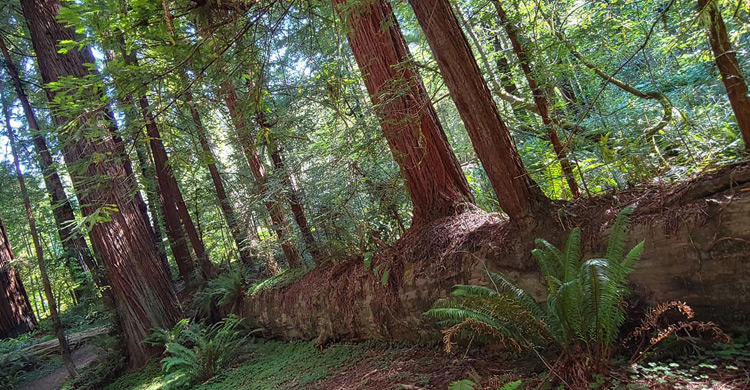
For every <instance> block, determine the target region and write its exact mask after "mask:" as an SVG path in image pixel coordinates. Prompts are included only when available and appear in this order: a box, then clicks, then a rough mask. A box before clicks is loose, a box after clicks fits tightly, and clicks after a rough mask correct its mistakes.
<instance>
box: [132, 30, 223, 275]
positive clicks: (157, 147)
mask: <svg viewBox="0 0 750 390" xmlns="http://www.w3.org/2000/svg"><path fill="white" fill-rule="evenodd" d="M122 46H123V47H122V55H123V59H124V60H125V65H127V66H138V58H137V57H136V54H135V53H134V52H131V53H128V52H127V51H126V50H125V47H124V42H122ZM138 105H139V107H140V109H141V113H142V115H143V119H144V121H145V123H146V134H147V135H148V139H149V145H150V146H151V153H152V155H153V157H154V166H155V168H156V179H157V181H158V183H159V189H160V191H159V192H160V194H161V195H162V199H163V201H164V209H165V216H166V211H168V212H169V213H171V212H176V216H177V218H178V220H177V221H174V222H180V224H181V226H179V228H180V229H181V228H182V227H184V229H185V232H186V233H187V236H188V239H189V240H190V244H191V246H192V248H193V251H194V252H195V256H196V258H197V259H198V263H199V264H200V269H201V275H202V276H203V279H204V280H208V279H210V278H211V277H212V276H213V265H212V264H211V260H210V259H209V258H208V254H207V253H206V249H205V247H204V246H203V241H202V240H201V238H200V235H199V234H198V231H197V230H196V229H195V224H194V223H193V219H192V217H191V216H190V212H189V211H188V209H187V205H186V203H185V199H184V198H183V197H182V192H181V191H180V187H179V185H178V183H177V179H175V177H174V173H173V171H172V167H171V166H170V165H169V156H168V155H167V150H166V149H165V148H164V142H163V141H162V138H161V132H160V131H159V127H158V126H157V124H156V118H154V116H153V114H152V113H151V108H150V105H149V102H148V99H147V98H146V95H140V96H139V97H138ZM170 219H171V218H170ZM190 265H191V266H192V261H191V262H190ZM181 271H182V270H181ZM190 276H192V273H191V274H189V277H190ZM183 278H185V275H184V274H183ZM186 281H188V279H186Z"/></svg>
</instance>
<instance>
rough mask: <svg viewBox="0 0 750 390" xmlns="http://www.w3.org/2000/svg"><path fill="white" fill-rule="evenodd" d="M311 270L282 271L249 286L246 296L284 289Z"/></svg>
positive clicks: (294, 269) (293, 269)
mask: <svg viewBox="0 0 750 390" xmlns="http://www.w3.org/2000/svg"><path fill="white" fill-rule="evenodd" d="M311 269H312V268H292V269H288V270H284V271H282V272H281V273H280V274H278V275H276V276H272V277H270V278H268V279H266V280H264V281H262V282H260V283H257V284H254V285H252V286H250V289H249V290H248V295H255V294H258V293H260V292H262V291H266V290H273V289H279V288H284V287H286V286H288V285H290V284H292V283H294V282H296V281H298V280H300V279H302V277H304V276H305V275H307V273H308V272H310V270H311Z"/></svg>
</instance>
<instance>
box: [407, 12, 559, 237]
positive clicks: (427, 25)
mask: <svg viewBox="0 0 750 390" xmlns="http://www.w3.org/2000/svg"><path fill="white" fill-rule="evenodd" d="M409 3H410V4H411V7H412V8H413V9H414V13H415V14H416V16H417V20H418V21H419V25H420V26H421V27H422V30H423V31H424V34H425V36H426V37H427V42H428V43H429V44H430V48H432V52H433V54H434V55H435V59H436V60H437V63H438V67H439V68H440V72H441V73H442V75H443V79H444V80H445V84H446V86H447V87H448V91H450V94H451V97H452V98H453V101H454V102H455V103H456V108H458V112H459V114H460V115H461V118H462V119H463V121H464V125H465V126H466V130H467V131H468V133H469V138H471V142H472V144H473V145H474V150H475V151H476V152H477V156H479V160H480V161H481V162H482V166H484V170H485V171H486V172H487V176H488V177H489V179H490V182H491V183H492V187H493V188H494V190H495V193H496V194H497V197H498V200H499V202H500V207H502V209H503V210H504V211H505V212H506V213H508V215H509V216H510V218H511V219H512V220H515V221H517V222H522V221H524V220H526V219H527V218H530V217H532V214H533V213H534V212H535V211H536V210H537V209H543V208H545V207H546V206H548V205H549V199H547V197H546V196H544V194H543V193H542V191H541V190H540V189H539V188H538V187H537V185H536V183H534V181H533V180H532V179H531V177H530V176H529V173H528V172H527V171H526V168H525V167H524V166H523V163H522V162H521V157H520V156H519V155H518V150H516V146H515V145H514V144H513V139H512V138H511V135H510V130H509V129H508V127H507V126H506V125H505V122H503V120H502V118H501V117H500V113H499V112H498V110H497V106H496V105H495V102H494V100H493V99H492V94H491V93H490V90H489V89H488V88H487V83H486V82H485V80H484V77H482V73H481V71H480V70H479V66H478V65H477V61H476V59H475V58H474V54H473V53H472V52H471V48H470V47H469V44H468V42H467V41H466V37H465V36H464V33H463V31H461V26H460V25H459V23H458V20H457V19H456V16H455V15H454V14H453V9H452V8H451V5H450V2H449V1H448V0H410V1H409Z"/></svg>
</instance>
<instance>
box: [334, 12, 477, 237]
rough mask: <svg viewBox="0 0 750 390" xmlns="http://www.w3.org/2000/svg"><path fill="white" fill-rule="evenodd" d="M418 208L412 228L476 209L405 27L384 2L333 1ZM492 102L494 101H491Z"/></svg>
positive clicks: (387, 138)
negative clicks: (422, 76) (407, 40)
mask: <svg viewBox="0 0 750 390" xmlns="http://www.w3.org/2000/svg"><path fill="white" fill-rule="evenodd" d="M333 4H334V7H335V8H336V10H337V12H338V13H339V16H340V17H341V18H342V19H343V20H344V21H345V23H346V24H347V26H348V34H347V35H348V39H349V45H350V46H351V49H352V52H353V53H354V57H355V59H356V60H357V64H358V65H359V68H360V71H361V72H362V75H363V76H364V81H365V85H366V87H367V90H368V92H369V95H370V99H371V100H372V103H373V105H374V106H375V110H376V114H377V116H378V120H379V122H380V127H381V128H382V129H383V133H384V135H385V138H386V140H387V141H388V145H389V146H390V149H391V152H392V154H393V157H394V159H395V160H396V162H397V163H398V165H399V167H400V168H401V172H402V173H403V175H404V177H405V179H406V185H407V187H408V189H409V195H410V196H411V200H412V204H413V207H414V211H413V215H414V217H413V220H412V226H418V225H421V224H425V223H428V222H430V221H433V220H435V219H438V218H441V217H444V216H448V215H453V214H456V213H460V212H462V211H463V210H465V209H467V208H470V207H473V206H471V204H472V203H473V197H472V195H471V190H470V189H469V185H468V183H467V182H466V178H465V177H464V174H463V172H462V171H461V167H460V166H459V164H458V161H457V160H456V156H455V155H454V154H453V150H452V149H451V147H450V145H449V144H448V140H447V138H446V136H445V132H444V131H443V128H442V126H441V124H440V121H439V119H438V117H437V114H436V112H435V109H434V107H433V106H432V103H431V102H430V99H429V96H428V95H427V91H426V89H425V87H424V84H422V79H421V78H420V76H419V74H418V73H417V71H416V69H415V68H414V66H413V63H412V62H411V60H412V59H411V55H410V53H409V49H408V46H407V45H406V41H405V39H404V36H403V34H402V33H401V28H400V27H399V25H398V22H397V21H396V18H395V17H394V15H393V10H392V9H391V6H390V5H389V4H388V2H387V1H385V0H376V1H373V2H368V3H367V4H362V5H355V6H354V7H356V8H357V9H351V8H350V7H349V6H350V4H360V3H357V2H354V1H351V0H333ZM490 99H491V98H490Z"/></svg>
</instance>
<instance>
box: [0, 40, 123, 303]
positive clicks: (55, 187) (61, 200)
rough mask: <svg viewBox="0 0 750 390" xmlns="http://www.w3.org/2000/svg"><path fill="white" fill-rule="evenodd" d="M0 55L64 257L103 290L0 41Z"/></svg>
mask: <svg viewBox="0 0 750 390" xmlns="http://www.w3.org/2000/svg"><path fill="white" fill-rule="evenodd" d="M0 51H2V53H3V58H4V59H5V68H6V69H7V70H8V74H9V75H10V77H11V79H12V81H13V87H14V88H15V90H16V95H17V96H18V99H19V100H20V101H21V106H22V107H23V111H24V115H25V117H26V122H27V123H28V126H29V129H30V130H31V133H32V138H33V141H34V149H35V151H36V154H37V156H38V161H39V166H40V167H41V169H42V175H43V176H44V186H45V188H46V190H47V195H48V196H49V198H50V203H51V205H52V216H53V217H54V219H55V225H56V227H57V232H58V234H59V236H60V242H61V244H62V247H63V249H64V251H65V254H66V255H67V256H69V257H71V258H75V259H76V261H77V262H78V263H79V264H80V265H81V267H82V268H83V269H88V270H89V271H90V272H91V274H92V275H93V277H94V281H95V282H96V284H97V285H98V286H99V287H100V288H103V287H106V285H107V283H106V278H104V276H103V275H101V274H100V272H99V267H98V265H97V264H96V262H95V260H94V257H93V256H92V255H91V251H90V250H89V247H88V244H86V239H85V238H84V237H83V235H82V234H81V233H80V232H79V231H77V230H76V229H75V214H74V213H73V207H72V205H71V203H70V201H69V200H68V196H67V195H66V193H65V189H64V188H63V185H62V180H61V179H60V175H59V174H58V173H57V169H56V168H55V166H54V161H53V159H52V154H51V153H50V152H49V149H48V148H47V141H46V140H45V139H44V136H43V135H42V133H41V131H40V129H39V123H38V122H37V120H36V114H34V111H33V109H32V107H31V103H30V102H29V98H28V96H27V95H26V91H25V90H24V88H23V84H22V83H21V78H20V77H19V75H18V70H17V69H16V67H15V64H14V63H13V59H12V58H11V57H10V53H9V52H8V48H7V47H6V45H5V41H4V40H3V39H2V38H0ZM102 291H103V294H104V298H105V302H109V301H110V300H111V297H109V299H108V297H107V295H109V294H108V293H107V292H105V291H106V290H102Z"/></svg>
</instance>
